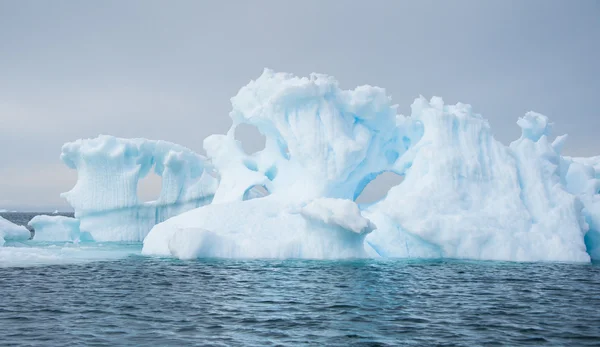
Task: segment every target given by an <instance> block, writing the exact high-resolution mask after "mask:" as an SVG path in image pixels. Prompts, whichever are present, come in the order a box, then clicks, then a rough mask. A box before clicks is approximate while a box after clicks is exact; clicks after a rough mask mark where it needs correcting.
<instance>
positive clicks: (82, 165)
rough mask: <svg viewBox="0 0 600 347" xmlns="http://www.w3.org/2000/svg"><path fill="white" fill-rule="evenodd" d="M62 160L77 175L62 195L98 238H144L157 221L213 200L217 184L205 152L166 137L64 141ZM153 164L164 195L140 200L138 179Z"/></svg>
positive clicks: (98, 138) (81, 221)
mask: <svg viewBox="0 0 600 347" xmlns="http://www.w3.org/2000/svg"><path fill="white" fill-rule="evenodd" d="M61 159H62V160H63V162H64V163H65V164H66V165H67V166H69V167H70V168H73V169H76V170H77V175H78V178H77V183H76V184H75V187H73V189H71V191H69V192H66V193H63V195H62V196H63V197H65V198H66V199H67V201H68V202H69V203H70V204H71V206H72V207H73V208H74V209H75V217H76V218H77V219H79V220H80V223H81V226H80V227H81V231H82V232H89V233H90V234H91V236H92V237H93V238H94V240H96V241H142V240H143V239H144V237H145V236H146V234H147V233H148V232H149V231H150V229H151V228H152V226H154V225H155V224H157V223H159V222H162V221H164V220H166V219H168V218H169V217H171V216H175V215H177V214H180V213H182V212H184V211H188V210H190V209H193V208H197V207H199V206H203V205H205V204H207V203H209V202H210V201H211V200H212V197H213V195H214V191H215V188H216V185H217V179H216V178H215V177H213V176H211V175H210V174H209V170H211V169H210V166H209V165H208V163H206V160H205V158H204V157H202V156H200V155H198V154H196V153H194V152H192V151H191V150H189V149H187V148H185V147H182V146H179V145H176V144H173V143H170V142H166V141H152V140H146V139H120V138H116V137H112V136H106V135H104V136H99V137H97V138H95V139H86V140H77V141H75V142H71V143H67V144H65V145H64V146H63V148H62V154H61ZM152 169H154V172H155V173H156V174H157V175H159V176H161V178H162V188H161V192H160V196H159V198H158V199H157V200H156V201H151V202H141V201H139V199H138V195H137V188H138V182H139V180H140V179H141V178H143V177H145V176H146V175H148V174H149V172H150V171H151V170H152Z"/></svg>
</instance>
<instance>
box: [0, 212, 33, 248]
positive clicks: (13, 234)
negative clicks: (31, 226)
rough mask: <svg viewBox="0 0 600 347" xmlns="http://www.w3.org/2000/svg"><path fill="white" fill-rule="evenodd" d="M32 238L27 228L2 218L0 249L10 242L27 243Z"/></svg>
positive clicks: (0, 218) (0, 221)
mask: <svg viewBox="0 0 600 347" xmlns="http://www.w3.org/2000/svg"><path fill="white" fill-rule="evenodd" d="M30 237H31V233H30V232H29V230H27V228H25V227H24V226H21V225H16V224H14V223H11V222H9V221H7V220H6V219H4V218H2V217H0V247H2V246H3V245H4V244H5V243H6V242H9V241H25V240H27V239H29V238H30Z"/></svg>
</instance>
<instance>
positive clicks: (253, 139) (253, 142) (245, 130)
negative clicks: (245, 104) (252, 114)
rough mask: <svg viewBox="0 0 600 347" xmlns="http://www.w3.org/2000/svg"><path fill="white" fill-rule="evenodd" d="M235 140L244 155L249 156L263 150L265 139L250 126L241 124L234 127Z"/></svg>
mask: <svg viewBox="0 0 600 347" xmlns="http://www.w3.org/2000/svg"><path fill="white" fill-rule="evenodd" d="M234 136H235V139H236V140H238V141H239V142H240V143H241V145H242V149H243V150H244V153H246V154H247V155H251V154H253V153H256V152H259V151H262V150H263V149H265V144H266V141H267V139H266V137H265V135H263V134H261V133H260V131H258V128H256V127H255V126H254V125H252V124H247V123H242V124H239V125H237V126H236V127H235V134H234Z"/></svg>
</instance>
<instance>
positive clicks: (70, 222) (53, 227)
mask: <svg viewBox="0 0 600 347" xmlns="http://www.w3.org/2000/svg"><path fill="white" fill-rule="evenodd" d="M28 225H29V226H30V227H32V228H33V230H34V232H35V233H34V236H33V240H34V241H50V242H62V241H73V242H78V241H92V240H93V239H92V237H91V236H90V235H89V233H81V232H80V230H79V220H78V219H76V218H70V217H64V216H46V215H40V216H35V217H33V219H31V221H29V223H28Z"/></svg>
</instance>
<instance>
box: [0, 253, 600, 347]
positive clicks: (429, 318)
mask: <svg viewBox="0 0 600 347" xmlns="http://www.w3.org/2000/svg"><path fill="white" fill-rule="evenodd" d="M0 279H2V285H1V286H0V291H1V292H0V294H1V295H2V300H1V301H0V333H1V334H2V345H6V346H59V345H60V346H80V345H94V346H139V345H160V346H182V345H207V346H298V345H307V346H311V345H314V346H322V345H335V346H348V345H353V346H354V345H356V346H397V345H406V346H423V345H452V346H473V345H509V346H513V345H530V346H537V345H542V344H544V345H545V344H549V345H577V346H593V345H595V346H597V345H599V344H600V324H598V322H600V291H599V290H598V289H599V288H600V266H598V265H574V264H514V263H494V262H466V261H464V262H461V261H439V260H437V261H375V260H364V261H338V262H335V261H329V262H326V261H301V260H296V261H292V260H288V261H259V260H256V261H239V260H199V261H190V262H183V261H176V260H165V259H153V258H144V257H136V256H133V257H129V258H125V259H122V260H118V261H105V262H97V263H88V264H79V265H56V266H46V267H31V268H0Z"/></svg>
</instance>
